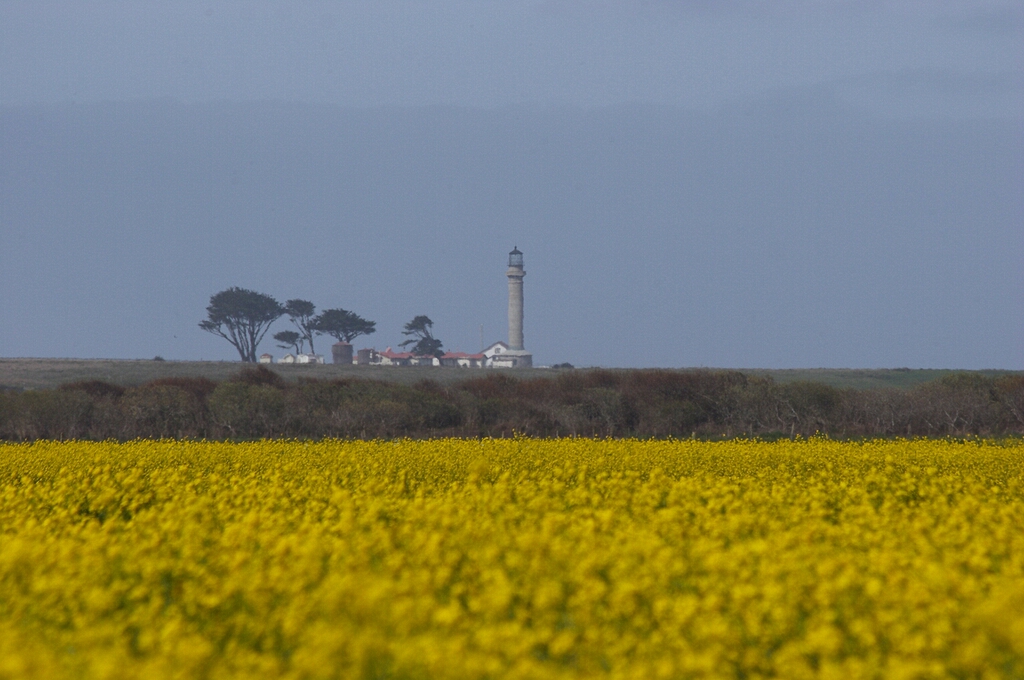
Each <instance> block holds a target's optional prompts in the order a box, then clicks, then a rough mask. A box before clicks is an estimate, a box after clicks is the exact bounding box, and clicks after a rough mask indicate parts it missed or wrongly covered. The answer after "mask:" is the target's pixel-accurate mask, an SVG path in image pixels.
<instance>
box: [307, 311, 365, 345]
mask: <svg viewBox="0 0 1024 680" xmlns="http://www.w3.org/2000/svg"><path fill="white" fill-rule="evenodd" d="M313 330H315V331H316V332H317V335H330V336H333V337H335V338H337V340H338V342H352V341H353V340H355V339H356V338H357V337H359V336H360V335H370V334H371V333H373V332H375V331H376V330H377V323H376V322H375V321H368V320H366V319H364V318H363V317H361V316H359V315H358V314H356V313H355V312H350V311H348V310H347V309H325V310H324V311H323V312H321V314H320V316H318V317H316V319H314V324H313Z"/></svg>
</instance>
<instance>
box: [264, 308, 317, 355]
mask: <svg viewBox="0 0 1024 680" xmlns="http://www.w3.org/2000/svg"><path fill="white" fill-rule="evenodd" d="M284 313H285V314H287V315H288V318H289V319H291V321H292V323H293V324H295V327H296V328H298V329H299V336H300V337H301V338H302V339H303V340H305V341H306V342H308V343H309V352H310V354H316V350H314V349H313V331H314V330H315V328H314V322H315V321H316V316H315V315H316V305H314V304H313V303H312V302H310V301H309V300H289V301H288V302H286V303H284ZM274 338H275V339H277V336H276V335H275V336H274ZM301 353H302V352H301V351H300V352H299V354H301Z"/></svg>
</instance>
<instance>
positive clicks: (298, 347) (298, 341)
mask: <svg viewBox="0 0 1024 680" xmlns="http://www.w3.org/2000/svg"><path fill="white" fill-rule="evenodd" d="M274 340H277V343H278V344H277V346H278V347H280V348H281V349H292V348H293V347H294V348H295V353H296V354H302V342H303V338H302V336H301V335H299V334H298V333H296V332H295V331H281V332H280V333H274Z"/></svg>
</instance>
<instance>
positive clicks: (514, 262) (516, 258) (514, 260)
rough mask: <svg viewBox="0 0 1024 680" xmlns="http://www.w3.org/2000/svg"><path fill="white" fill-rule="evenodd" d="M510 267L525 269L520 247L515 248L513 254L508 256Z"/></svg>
mask: <svg viewBox="0 0 1024 680" xmlns="http://www.w3.org/2000/svg"><path fill="white" fill-rule="evenodd" d="M508 266H509V267H517V268H519V269H522V268H523V254H522V253H521V252H519V247H518V246H515V247H513V248H512V252H511V253H509V254H508Z"/></svg>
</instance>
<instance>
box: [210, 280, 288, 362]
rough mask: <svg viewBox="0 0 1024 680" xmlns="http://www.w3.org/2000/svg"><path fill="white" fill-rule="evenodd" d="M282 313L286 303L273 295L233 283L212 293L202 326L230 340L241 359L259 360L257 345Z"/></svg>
mask: <svg viewBox="0 0 1024 680" xmlns="http://www.w3.org/2000/svg"><path fill="white" fill-rule="evenodd" d="M282 314H284V307H282V306H281V303H279V302H278V301H277V300H275V299H274V298H273V297H271V296H269V295H264V294H263V293H257V292H256V291H253V290H247V289H245V288H238V287H237V286H233V287H231V288H228V289H227V290H222V291H221V292H219V293H217V294H215V295H213V296H211V297H210V304H209V306H208V307H207V308H206V315H207V316H206V319H204V320H203V321H200V322H199V327H200V328H202V329H203V330H204V331H206V332H207V333H212V334H213V335H219V336H220V337H222V338H224V339H225V340H227V341H228V342H230V343H231V344H232V346H234V348H235V349H236V350H238V355H239V356H240V357H241V358H242V361H248V362H251V363H256V348H257V347H258V346H259V344H260V341H261V340H263V336H264V335H266V333H267V331H268V330H269V329H270V325H271V324H272V323H274V322H275V321H276V320H277V319H279V318H280V317H281V315H282Z"/></svg>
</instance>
